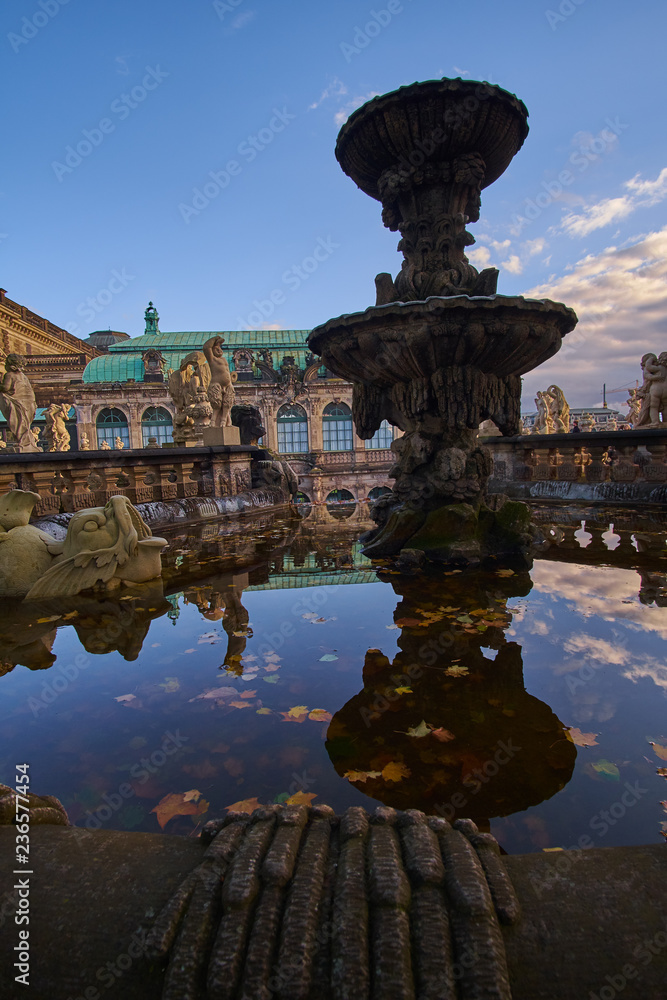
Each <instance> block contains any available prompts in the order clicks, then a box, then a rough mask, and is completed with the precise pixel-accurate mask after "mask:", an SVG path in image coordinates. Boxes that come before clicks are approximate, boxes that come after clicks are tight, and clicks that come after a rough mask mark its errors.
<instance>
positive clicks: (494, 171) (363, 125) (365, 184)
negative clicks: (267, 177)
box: [336, 79, 528, 198]
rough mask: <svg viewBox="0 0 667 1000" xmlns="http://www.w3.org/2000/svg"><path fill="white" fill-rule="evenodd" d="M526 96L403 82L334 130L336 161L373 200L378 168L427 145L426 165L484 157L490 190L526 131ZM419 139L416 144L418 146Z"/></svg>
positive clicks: (474, 85) (453, 83)
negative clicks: (477, 156)
mask: <svg viewBox="0 0 667 1000" xmlns="http://www.w3.org/2000/svg"><path fill="white" fill-rule="evenodd" d="M527 118H528V111H527V110H526V106H525V104H524V103H523V101H520V100H519V99H518V97H515V96H514V94H510V93H509V92H508V91H506V90H502V89H501V88H500V87H496V86H494V85H493V84H489V83H481V82H477V81H474V80H461V79H454V80H449V79H444V80H429V81H427V82H425V83H413V84H411V85H410V86H407V87H400V88H399V89H398V90H395V91H392V93H390V94H384V95H382V96H381V97H376V98H374V99H373V100H372V101H368V103H367V104H364V105H363V107H361V108H358V109H357V110H356V111H355V112H353V113H352V114H351V115H350V117H349V118H348V120H347V122H346V123H345V125H343V127H342V129H341V130H340V133H339V135H338V141H337V143H336V158H337V160H338V162H339V163H340V165H341V167H342V168H343V170H344V171H345V173H346V174H347V175H348V176H349V177H351V178H352V180H353V181H355V183H356V184H357V185H358V186H359V187H360V188H361V190H362V191H364V192H365V193H366V194H368V195H370V196H371V198H379V194H378V180H379V178H380V176H381V174H382V173H383V171H385V170H387V169H389V168H392V167H395V166H396V165H397V164H399V163H401V161H404V162H406V163H412V162H413V161H412V160H411V159H410V157H411V155H412V154H414V152H415V150H417V149H420V148H421V147H422V146H423V145H424V144H427V145H428V146H429V147H432V148H429V153H428V160H429V162H446V161H450V160H454V159H456V158H458V157H461V156H465V155H466V154H471V153H473V154H477V155H479V156H481V157H482V159H483V161H484V179H483V181H482V184H481V186H482V187H483V188H484V187H488V185H489V184H492V183H493V182H494V181H495V180H497V179H498V178H499V177H500V175H501V174H503V173H504V172H505V170H506V169H507V167H508V165H509V163H510V161H511V159H512V157H513V156H515V154H516V153H517V152H518V150H519V149H520V148H521V146H522V145H523V142H524V140H525V138H526V136H527V135H528V124H527V121H526V119H527ZM420 143H421V145H420Z"/></svg>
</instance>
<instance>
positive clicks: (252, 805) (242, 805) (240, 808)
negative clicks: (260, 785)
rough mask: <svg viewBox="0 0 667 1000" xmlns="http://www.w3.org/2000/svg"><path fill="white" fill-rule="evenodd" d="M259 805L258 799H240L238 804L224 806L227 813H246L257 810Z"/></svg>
mask: <svg viewBox="0 0 667 1000" xmlns="http://www.w3.org/2000/svg"><path fill="white" fill-rule="evenodd" d="M260 805H261V803H260V802H259V801H258V799H256V798H255V799H240V801H239V802H232V804H231V806H225V809H227V811H228V812H236V813H248V814H250V813H251V812H254V811H255V809H259V807H260Z"/></svg>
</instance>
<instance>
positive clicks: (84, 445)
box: [78, 431, 90, 451]
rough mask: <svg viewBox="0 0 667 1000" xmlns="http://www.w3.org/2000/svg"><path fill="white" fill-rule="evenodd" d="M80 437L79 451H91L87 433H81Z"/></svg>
mask: <svg viewBox="0 0 667 1000" xmlns="http://www.w3.org/2000/svg"><path fill="white" fill-rule="evenodd" d="M78 437H79V451H90V439H89V437H88V435H87V434H86V432H85V431H81V432H80V434H79V435H78Z"/></svg>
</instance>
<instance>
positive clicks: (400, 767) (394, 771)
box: [382, 760, 412, 781]
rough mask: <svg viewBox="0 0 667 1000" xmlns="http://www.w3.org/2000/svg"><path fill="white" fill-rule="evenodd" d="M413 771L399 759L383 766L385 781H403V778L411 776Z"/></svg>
mask: <svg viewBox="0 0 667 1000" xmlns="http://www.w3.org/2000/svg"><path fill="white" fill-rule="evenodd" d="M411 774H412V771H411V770H410V768H409V767H406V766H405V764H401V763H400V762H399V761H397V760H393V761H391V763H390V764H385V766H384V767H383V768H382V777H383V778H384V780H385V781H402V780H403V778H409V777H410V775H411Z"/></svg>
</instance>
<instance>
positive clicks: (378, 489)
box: [368, 486, 391, 500]
mask: <svg viewBox="0 0 667 1000" xmlns="http://www.w3.org/2000/svg"><path fill="white" fill-rule="evenodd" d="M386 493H391V490H390V489H389V487H388V486H374V487H373V489H372V490H371V491H370V493H369V494H368V499H369V500H379V499H380V497H383V496H384V495H385V494H386Z"/></svg>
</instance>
